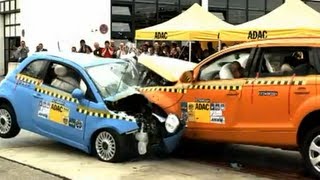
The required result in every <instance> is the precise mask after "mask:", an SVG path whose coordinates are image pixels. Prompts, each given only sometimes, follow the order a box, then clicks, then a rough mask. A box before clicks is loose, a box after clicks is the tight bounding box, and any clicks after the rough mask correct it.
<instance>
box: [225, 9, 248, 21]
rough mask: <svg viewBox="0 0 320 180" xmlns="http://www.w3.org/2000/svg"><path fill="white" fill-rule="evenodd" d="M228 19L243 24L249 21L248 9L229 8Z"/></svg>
mask: <svg viewBox="0 0 320 180" xmlns="http://www.w3.org/2000/svg"><path fill="white" fill-rule="evenodd" d="M228 19H229V23H231V24H241V23H244V22H246V21H247V16H246V11H245V10H237V9H229V10H228Z"/></svg>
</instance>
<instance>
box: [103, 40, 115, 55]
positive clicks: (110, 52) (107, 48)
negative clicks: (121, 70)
mask: <svg viewBox="0 0 320 180" xmlns="http://www.w3.org/2000/svg"><path fill="white" fill-rule="evenodd" d="M104 45H105V47H104V49H103V50H102V54H101V55H102V57H105V58H112V55H113V49H112V47H110V42H109V41H105V42H104Z"/></svg>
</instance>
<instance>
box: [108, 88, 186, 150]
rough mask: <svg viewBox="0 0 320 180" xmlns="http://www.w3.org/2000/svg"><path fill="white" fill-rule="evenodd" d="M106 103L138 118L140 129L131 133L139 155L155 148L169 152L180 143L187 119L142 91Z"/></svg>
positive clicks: (109, 106) (111, 107)
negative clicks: (162, 107)
mask: <svg viewBox="0 0 320 180" xmlns="http://www.w3.org/2000/svg"><path fill="white" fill-rule="evenodd" d="M105 103H106V105H107V107H108V108H109V110H111V111H113V112H116V113H120V114H121V113H125V114H126V116H131V117H134V119H135V122H136V123H137V125H138V127H139V128H138V129H137V130H135V131H131V132H128V133H127V134H133V135H134V138H135V141H136V144H134V147H136V150H137V152H138V154H140V155H144V154H146V153H148V152H150V153H152V150H153V149H154V147H157V149H161V151H162V152H164V153H168V154H169V153H171V152H172V151H173V150H174V149H175V148H176V147H177V145H178V144H179V141H180V139H181V137H182V134H183V131H184V128H185V125H186V124H185V122H184V121H181V120H180V119H179V118H178V117H177V116H176V115H174V114H167V113H165V112H164V111H163V110H162V109H161V108H160V107H158V106H157V105H156V104H152V103H150V102H149V101H148V99H146V98H145V97H144V96H143V95H142V94H140V93H133V94H130V95H129V96H128V97H125V98H121V99H118V100H116V101H111V100H110V99H109V101H108V100H106V101H105Z"/></svg>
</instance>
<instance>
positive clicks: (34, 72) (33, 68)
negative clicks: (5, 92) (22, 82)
mask: <svg viewBox="0 0 320 180" xmlns="http://www.w3.org/2000/svg"><path fill="white" fill-rule="evenodd" d="M47 64H48V62H47V61H45V60H35V61H32V62H31V63H30V64H28V65H27V66H26V67H25V68H24V69H23V70H22V71H21V74H23V75H26V76H29V77H33V78H36V79H41V78H42V77H43V75H44V72H45V68H46V66H47Z"/></svg>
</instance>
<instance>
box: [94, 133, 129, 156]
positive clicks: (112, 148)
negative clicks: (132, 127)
mask: <svg viewBox="0 0 320 180" xmlns="http://www.w3.org/2000/svg"><path fill="white" fill-rule="evenodd" d="M93 145H94V153H95V154H96V156H97V157H98V159H100V160H101V161H105V162H120V161H123V160H125V158H126V153H125V149H126V148H125V146H126V144H125V136H124V135H119V134H118V133H116V132H114V131H112V130H103V131H101V132H99V133H98V134H97V136H96V138H95V139H94V144H93Z"/></svg>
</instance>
